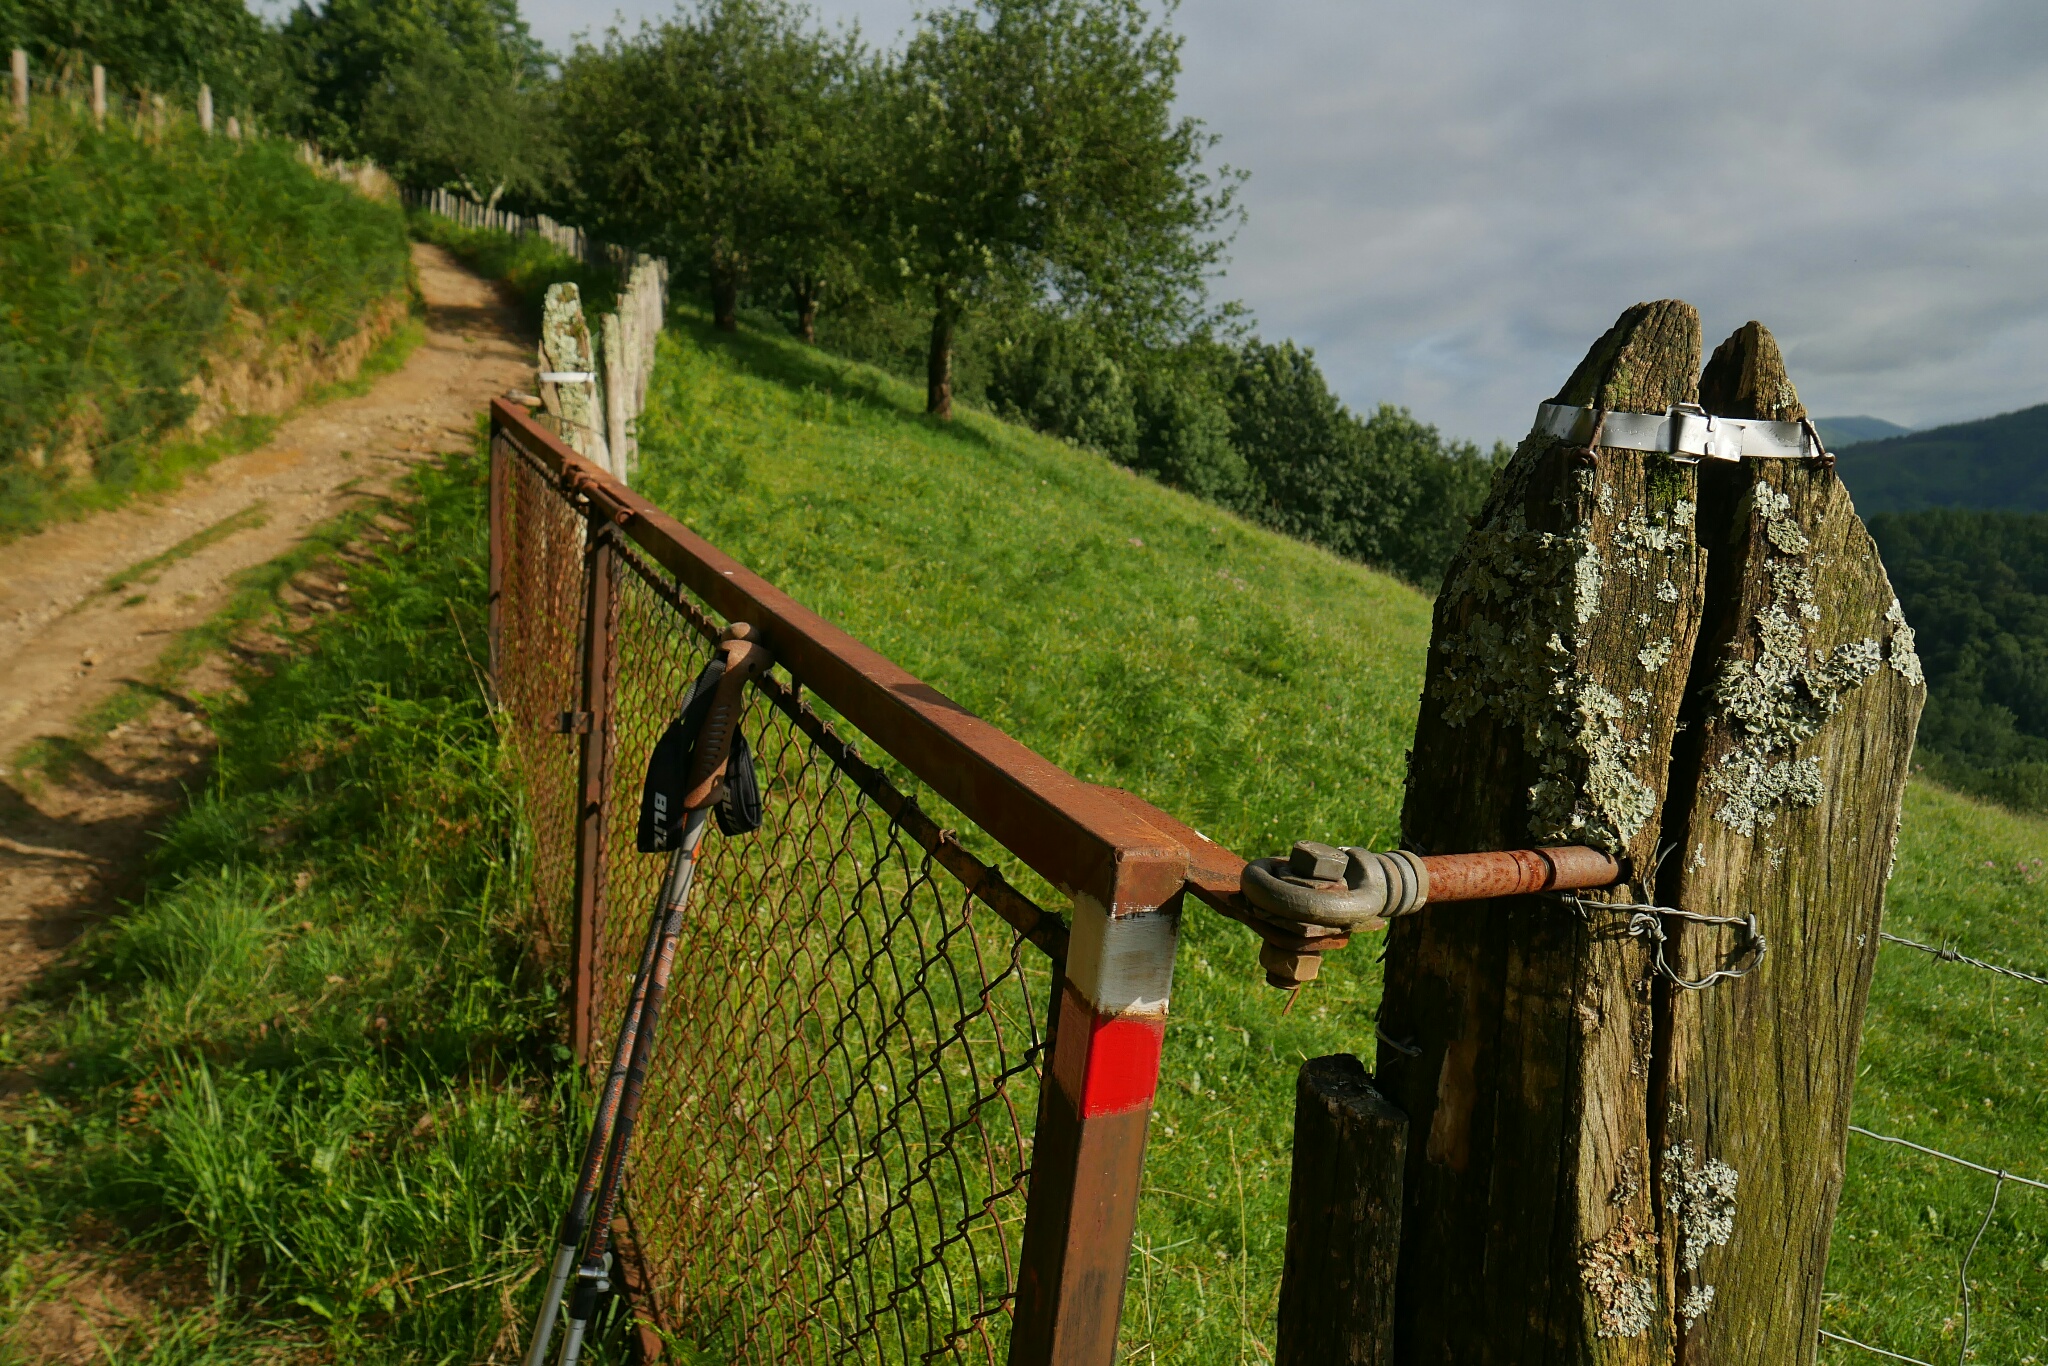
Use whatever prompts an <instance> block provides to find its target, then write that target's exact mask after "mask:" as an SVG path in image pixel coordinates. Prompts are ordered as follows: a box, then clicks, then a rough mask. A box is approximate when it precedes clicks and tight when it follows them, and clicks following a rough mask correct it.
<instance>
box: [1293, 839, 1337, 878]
mask: <svg viewBox="0 0 2048 1366" xmlns="http://www.w3.org/2000/svg"><path fill="white" fill-rule="evenodd" d="M1348 862H1350V859H1349V858H1348V857H1347V856H1346V854H1345V853H1344V851H1343V850H1342V849H1337V848H1334V847H1332V846H1330V845H1327V844H1318V843H1316V842H1315V841H1314V840H1301V841H1300V842H1298V843H1297V844H1296V845H1295V846H1294V852H1293V853H1291V854H1289V855H1288V856H1287V871H1288V872H1290V873H1292V874H1294V876H1296V877H1305V878H1314V879H1315V880H1316V881H1318V882H1342V881H1343V880H1344V866H1345V865H1346V864H1347V863H1348Z"/></svg>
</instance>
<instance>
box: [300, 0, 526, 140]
mask: <svg viewBox="0 0 2048 1366" xmlns="http://www.w3.org/2000/svg"><path fill="white" fill-rule="evenodd" d="M280 37H281V47H282V52H283V55H284V59H285V62H286V64H287V66H288V68H289V70H290V73H291V76H292V78H293V81H294V83H295V85H296V87H297V96H296V100H295V107H294V108H293V109H292V110H291V111H290V113H291V117H292V121H293V122H294V124H295V125H296V130H297V131H298V132H300V133H302V134H303V135H305V136H308V137H311V138H313V139H315V140H316V141H318V142H319V143H320V144H321V145H322V146H323V147H326V148H327V149H329V150H330V151H335V152H339V153H342V154H344V155H349V156H372V155H376V154H378V153H379V152H380V151H381V152H383V153H384V154H385V155H386V156H387V157H389V156H390V154H391V153H392V151H393V150H394V144H391V143H390V142H389V141H388V138H387V137H383V136H380V135H388V134H389V132H390V131H391V129H392V127H393V125H394V123H395V122H396V121H397V119H398V118H399V117H400V113H399V111H401V110H403V109H405V108H406V107H407V104H408V101H410V102H411V108H412V109H413V110H414V111H415V112H416V113H419V114H425V113H427V112H434V113H438V114H441V115H443V116H455V117H464V118H477V117H484V116H487V115H488V114H489V113H490V112H491V111H492V109H493V108H494V106H493V105H491V104H490V103H489V102H488V101H482V100H479V99H478V94H479V92H480V91H481V90H482V88H483V87H484V86H486V85H495V86H497V87H501V88H503V87H511V88H515V89H517V88H522V87H527V86H538V85H540V84H542V83H544V82H545V81H546V79H547V75H548V68H547V54H546V52H545V51H544V50H543V49H542V47H541V45H540V44H539V42H537V41H536V40H535V39H534V37H533V35H532V34H531V33H530V32H529V31H528V30H527V27H526V23H525V21H524V20H523V19H521V18H520V17H519V3H518V0H324V3H322V4H320V5H319V6H317V7H315V6H314V5H312V4H301V5H300V6H299V7H298V8H297V9H296V10H294V11H293V12H292V14H291V17H290V18H288V19H286V20H285V23H284V26H283V31H282V33H281V35H280ZM456 72H459V73H461V77H460V81H459V83H458V85H457V88H456V89H454V90H452V91H449V92H446V93H445V94H444V95H442V96H440V97H439V98H438V99H436V100H421V99H420V98H419V96H420V95H421V93H422V88H423V87H424V86H425V85H427V84H428V83H431V82H433V81H435V80H436V79H443V80H445V79H446V78H447V77H448V76H449V75H450V74H451V73H456ZM415 131H416V132H418V133H420V134H421V135H422V136H425V137H428V138H434V137H442V136H443V133H442V131H441V130H433V131H429V130H425V129H416V130H415ZM488 136H489V133H488V131H487V130H478V129H463V130H457V131H454V132H449V133H447V134H445V137H446V140H448V141H450V142H461V141H464V140H469V141H472V142H473V141H475V140H478V139H480V138H488ZM479 178H481V176H479Z"/></svg>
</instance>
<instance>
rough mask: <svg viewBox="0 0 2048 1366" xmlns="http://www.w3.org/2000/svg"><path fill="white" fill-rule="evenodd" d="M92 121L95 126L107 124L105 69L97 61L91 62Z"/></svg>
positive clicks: (103, 126) (102, 126)
mask: <svg viewBox="0 0 2048 1366" xmlns="http://www.w3.org/2000/svg"><path fill="white" fill-rule="evenodd" d="M92 121H93V124H94V125H95V126H96V127H99V128H105V127H106V126H107V69H106V68H105V67H103V66H101V65H100V64H99V63H98V62H94V63H93V64H92Z"/></svg>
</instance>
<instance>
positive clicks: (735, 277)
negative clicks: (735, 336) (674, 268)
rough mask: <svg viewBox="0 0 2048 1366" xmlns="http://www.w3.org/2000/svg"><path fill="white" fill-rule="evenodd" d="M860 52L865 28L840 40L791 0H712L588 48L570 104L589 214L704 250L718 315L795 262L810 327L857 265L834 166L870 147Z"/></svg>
mask: <svg viewBox="0 0 2048 1366" xmlns="http://www.w3.org/2000/svg"><path fill="white" fill-rule="evenodd" d="M858 65H859V39H858V36H857V35H852V34H848V35H843V36H842V37H840V38H838V39H831V38H827V37H826V36H825V35H823V34H822V33H820V32H819V31H818V30H817V29H816V28H815V26H814V25H812V24H811V23H810V16H809V14H808V12H807V11H805V10H803V9H801V8H798V7H797V6H794V5H791V4H789V3H786V0H702V3H701V4H700V5H699V7H698V8H697V9H696V10H695V11H694V12H692V13H688V14H685V15H683V16H681V17H679V18H678V19H676V20H674V21H671V22H668V23H664V24H661V25H658V26H657V25H643V26H642V28H641V30H640V32H639V33H638V34H636V35H634V36H633V37H631V38H628V37H626V36H624V35H622V34H621V33H619V32H618V31H617V30H613V31H612V33H611V34H609V35H608V37H607V39H606V42H605V45H604V46H603V47H602V48H596V47H590V46H584V47H580V48H578V49H577V50H576V52H575V53H574V54H573V55H572V56H571V57H570V58H569V60H568V62H567V63H566V65H565V66H564V69H563V83H562V112H563V121H564V126H565V128H566V130H567V136H568V138H569V143H570V149H571V153H572V159H573V161H574V163H575V165H576V166H577V168H578V170H579V172H580V173H581V176H582V179H581V180H580V182H579V185H578V192H577V193H578V199H579V200H580V202H581V205H582V212H583V215H584V217H585V218H586V220H587V221H588V222H589V223H591V225H592V226H594V227H597V228H598V229H600V230H602V231H605V232H608V233H610V234H612V235H614V236H617V237H621V238H624V239H626V240H629V241H635V242H643V243H647V244H649V245H652V246H656V247H658V248H660V249H662V250H664V251H666V252H667V253H668V254H669V255H670V257H671V258H672V259H676V260H678V261H692V262H695V263H696V264H697V265H698V267H699V268H700V269H701V270H702V271H703V272H704V276H705V279H706V282H707V283H708V285H709V287H710V292H711V302H712V316H713V318H714V320H715V321H716V323H717V325H718V326H719V327H722V328H725V329H728V330H730V329H732V328H733V327H735V326H736V325H737V322H736V317H735V314H736V312H737V309H738V305H739V298H740V293H741V291H742V290H743V289H744V288H745V287H746V286H747V284H748V283H749V282H750V281H752V280H754V279H756V278H758V277H764V276H767V277H772V276H774V275H776V274H780V275H781V276H782V282H783V283H786V284H787V285H788V286H789V288H790V291H791V293H792V295H793V296H794V298H795V302H796V304H797V311H798V315H799V319H800V325H801V326H803V327H804V328H805V329H806V330H808V325H809V322H810V320H813V319H815V317H816V312H817V307H818V303H819V301H820V299H821V298H822V297H823V295H824V294H825V293H827V292H828V291H830V290H831V289H833V288H835V287H838V286H840V285H842V284H843V283H844V282H846V281H847V280H849V279H850V278H851V274H852V272H851V267H850V266H849V265H848V264H847V253H848V251H849V250H850V248H851V245H852V243H853V241H854V236H853V234H852V232H851V229H850V228H849V226H848V222H849V220H848V216H847V215H846V214H845V213H843V212H840V211H839V203H838V196H839V195H840V194H841V193H842V185H843V182H842V180H841V178H840V177H839V175H838V174H837V172H836V170H835V168H836V167H838V166H841V165H843V164H845V163H846V162H847V161H848V160H849V159H850V158H851V157H852V155H853V153H854V152H855V151H856V150H857V138H856V137H855V136H854V135H853V134H852V133H851V131H850V125H849V123H848V120H849V119H851V118H852V117H853V112H854V108H855V101H856V100H857V97H858V92H859V90H860V88H861V85H860V82H859V81H858V80H857V79H856V76H857V74H858V71H857V68H858Z"/></svg>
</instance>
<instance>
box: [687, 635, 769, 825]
mask: <svg viewBox="0 0 2048 1366" xmlns="http://www.w3.org/2000/svg"><path fill="white" fill-rule="evenodd" d="M753 637H754V628H753V627H751V626H749V625H747V624H746V623H745V622H734V623H733V624H732V625H731V626H728V627H726V628H725V636H724V638H723V639H722V640H721V641H720V643H719V646H718V650H719V653H720V654H722V655H724V656H725V674H724V676H723V677H722V678H720V679H719V680H718V688H717V690H716V691H715V692H714V693H712V695H711V706H710V708H709V710H707V711H706V712H705V714H704V728H703V729H702V730H700V731H699V732H698V733H697V749H696V753H695V754H693V755H692V756H691V762H690V785H689V788H688V790H687V791H685V792H684V794H683V809H684V810H685V811H697V810H701V809H703V808H704V807H707V806H710V805H711V804H712V803H713V802H714V801H716V800H717V799H718V787H719V783H720V782H721V781H722V780H723V779H724V777H725V761H726V759H727V758H728V757H729V756H730V755H731V753H732V737H733V734H734V732H736V731H737V730H738V729H739V724H740V711H741V709H742V708H744V707H745V706H746V685H747V681H748V680H749V679H751V678H754V677H756V676H758V675H760V674H763V673H766V672H767V670H768V666H769V665H770V664H772V663H774V662H775V661H774V659H773V657H771V656H770V655H769V653H768V647H767V646H765V645H763V644H762V643H761V642H760V641H759V640H756V639H754V638H753Z"/></svg>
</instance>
